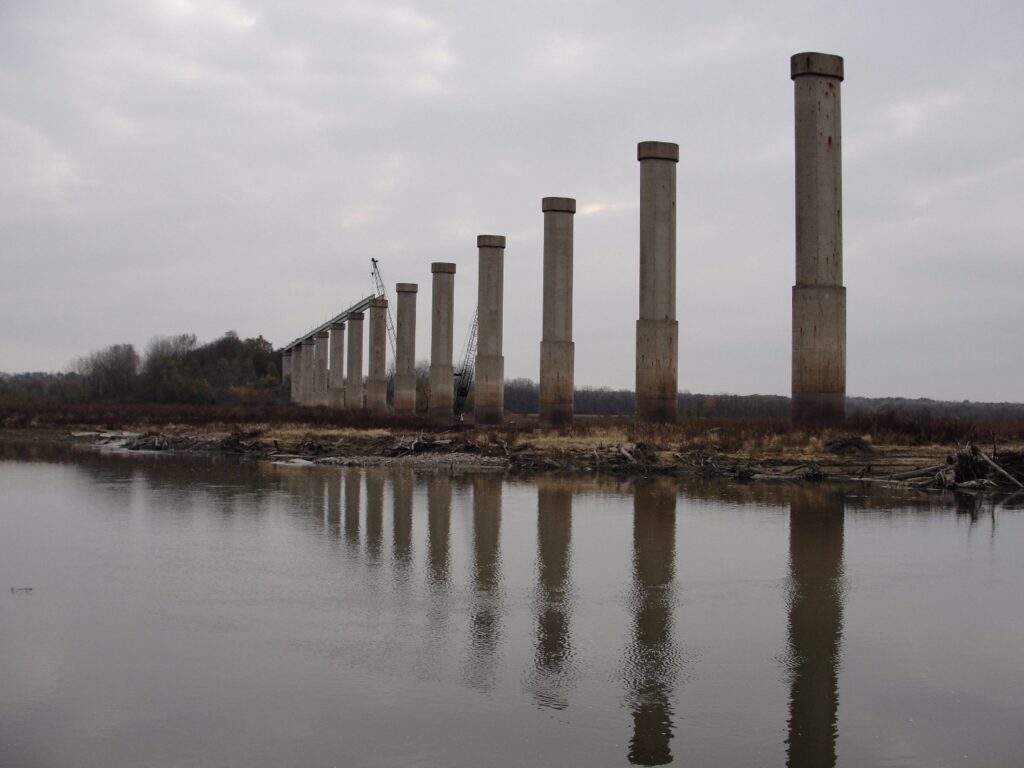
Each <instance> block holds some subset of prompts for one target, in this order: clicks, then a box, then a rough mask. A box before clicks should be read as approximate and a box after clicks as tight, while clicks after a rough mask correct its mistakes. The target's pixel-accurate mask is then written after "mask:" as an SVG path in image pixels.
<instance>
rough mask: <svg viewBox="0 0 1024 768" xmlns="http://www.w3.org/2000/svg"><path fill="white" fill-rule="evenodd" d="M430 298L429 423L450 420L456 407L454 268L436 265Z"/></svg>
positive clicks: (440, 264)
mask: <svg viewBox="0 0 1024 768" xmlns="http://www.w3.org/2000/svg"><path fill="white" fill-rule="evenodd" d="M430 271H431V273H432V274H433V276H434V277H433V294H432V296H431V308H430V393H429V395H428V398H427V413H428V415H429V416H430V417H431V418H432V419H437V420H439V421H447V420H450V419H451V418H452V409H453V408H454V405H455V367H454V365H453V363H452V357H453V354H454V352H453V347H454V344H455V326H454V313H455V265H454V264H451V263H449V262H441V261H435V262H434V263H433V264H431V265H430Z"/></svg>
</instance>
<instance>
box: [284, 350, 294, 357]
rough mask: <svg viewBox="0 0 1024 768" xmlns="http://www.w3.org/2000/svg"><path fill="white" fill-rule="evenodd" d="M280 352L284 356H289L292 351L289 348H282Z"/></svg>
mask: <svg viewBox="0 0 1024 768" xmlns="http://www.w3.org/2000/svg"><path fill="white" fill-rule="evenodd" d="M281 354H282V355H284V356H285V357H290V356H291V354H292V351H291V350H290V349H284V350H282V351H281Z"/></svg>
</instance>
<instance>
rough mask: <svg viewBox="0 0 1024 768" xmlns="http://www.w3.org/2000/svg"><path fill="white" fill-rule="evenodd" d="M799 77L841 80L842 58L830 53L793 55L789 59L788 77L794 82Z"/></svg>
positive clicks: (809, 52)
mask: <svg viewBox="0 0 1024 768" xmlns="http://www.w3.org/2000/svg"><path fill="white" fill-rule="evenodd" d="M801 75H818V76H819V77H834V78H836V79H837V80H842V79H843V57H842V56H835V55H833V54H831V53H815V52H814V51H807V52H805V53H794V54H793V55H792V56H790V57H789V76H790V78H791V79H793V80H796V79H797V78H798V77H800V76H801Z"/></svg>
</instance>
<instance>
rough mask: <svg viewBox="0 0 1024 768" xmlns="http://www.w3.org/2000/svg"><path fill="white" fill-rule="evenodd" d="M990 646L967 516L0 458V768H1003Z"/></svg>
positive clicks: (1002, 621)
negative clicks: (655, 767)
mask: <svg viewBox="0 0 1024 768" xmlns="http://www.w3.org/2000/svg"><path fill="white" fill-rule="evenodd" d="M22 587H30V588H31V591H25V590H22V589H20V588H22ZM1022 648H1024V511H1022V510H1020V509H1014V508H1012V507H1000V506H999V505H998V504H997V503H995V502H993V501H992V500H985V501H977V500H973V499H971V498H970V497H956V496H953V495H945V496H943V495H929V496H925V495H920V494H910V493H906V492H897V491H893V490H885V489H878V488H872V487H861V486H856V485H853V486H819V487H814V486H800V485H791V484H759V485H737V484H727V483H684V484H680V483H677V482H675V481H672V480H667V479H656V480H644V479H638V480H632V481H628V482H625V481H615V480H607V481H604V480H600V479H588V478H583V479H580V478H576V479H572V480H566V479H557V478H550V477H542V478H536V479H523V478H506V477H503V476H502V475H500V474H493V473H492V474H481V475H473V474H463V475H457V476H450V475H445V474H427V473H415V472H413V471H412V470H409V469H386V470H385V469H374V468H367V469H358V468H326V467H284V466H275V465H272V464H269V463H265V462H239V461H235V460H231V459H227V458H223V457H209V456H168V455H156V454H152V455H146V454H144V455H138V454H125V453H116V452H113V453H110V452H108V453H104V452H100V451H96V450H94V449H76V448H72V447H67V446H65V447H45V446H34V447H33V446H25V445H5V446H0V766H4V767H5V768H14V767H16V766H76V767H77V766H172V765H173V766H581V765H586V766H618V765H630V764H632V765H670V764H671V765H701V766H719V765H721V766H740V765H742V766H782V765H786V766H801V767H804V768H811V767H814V768H820V767H822V766H826V767H827V766H834V765H838V766H863V765H878V766H947V765H948V766H953V765H956V766H964V765H969V766H1020V765H1022V764H1024V728H1022V725H1024V653H1022Z"/></svg>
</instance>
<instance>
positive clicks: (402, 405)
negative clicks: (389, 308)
mask: <svg viewBox="0 0 1024 768" xmlns="http://www.w3.org/2000/svg"><path fill="white" fill-rule="evenodd" d="M418 290H419V286H417V285H416V283H398V284H396V285H395V293H396V294H397V295H398V298H397V301H398V307H397V310H396V313H395V314H396V316H395V326H396V328H395V335H396V336H397V338H396V340H395V397H394V401H393V402H392V408H393V409H394V413H395V415H396V416H415V415H416V292H417V291H418Z"/></svg>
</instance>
